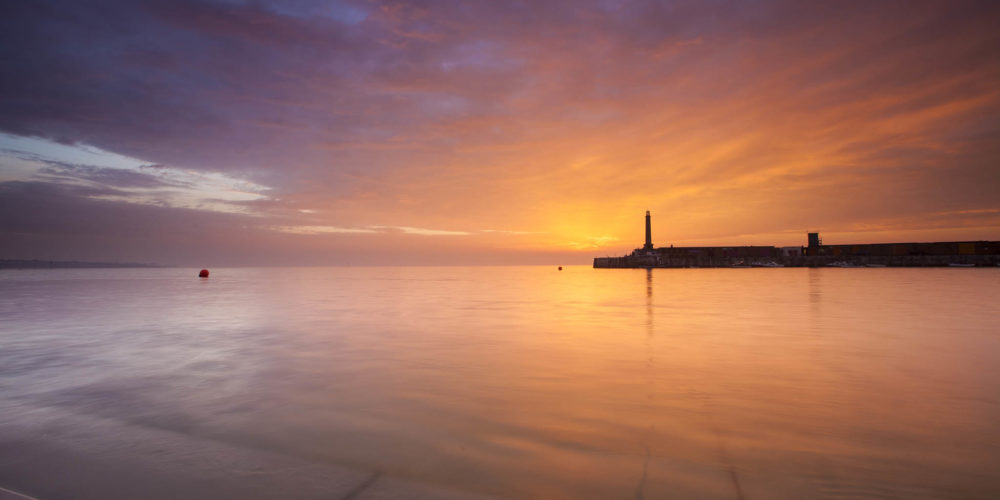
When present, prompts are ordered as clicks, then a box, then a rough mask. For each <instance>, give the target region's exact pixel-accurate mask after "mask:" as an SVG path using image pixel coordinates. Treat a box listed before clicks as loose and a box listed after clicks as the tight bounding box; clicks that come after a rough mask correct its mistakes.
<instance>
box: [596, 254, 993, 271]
mask: <svg viewBox="0 0 1000 500" xmlns="http://www.w3.org/2000/svg"><path fill="white" fill-rule="evenodd" d="M996 266H1000V256H998V255H904V256H856V257H850V258H844V257H839V256H828V255H823V256H806V255H796V256H774V257H771V258H768V259H766V260H756V261H755V260H749V261H748V260H746V259H745V258H741V257H731V256H730V257H727V256H718V257H715V256H690V257H661V256H658V255H653V256H645V255H626V256H623V257H596V258H594V267H595V268H599V269H630V268H654V267H662V268H693V267H729V268H744V267H996Z"/></svg>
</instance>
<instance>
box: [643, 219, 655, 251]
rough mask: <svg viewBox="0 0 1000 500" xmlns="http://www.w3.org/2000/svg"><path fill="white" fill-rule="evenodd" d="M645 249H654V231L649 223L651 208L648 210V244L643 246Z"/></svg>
mask: <svg viewBox="0 0 1000 500" xmlns="http://www.w3.org/2000/svg"><path fill="white" fill-rule="evenodd" d="M642 249H643V250H652V249H653V231H652V228H651V226H650V225H649V210H646V244H645V245H643V246H642Z"/></svg>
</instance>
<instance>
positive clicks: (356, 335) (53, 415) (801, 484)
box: [0, 267, 1000, 499]
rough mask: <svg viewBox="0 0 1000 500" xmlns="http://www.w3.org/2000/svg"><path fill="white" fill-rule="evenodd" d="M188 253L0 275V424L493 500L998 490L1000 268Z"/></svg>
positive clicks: (991, 493) (27, 483)
mask: <svg viewBox="0 0 1000 500" xmlns="http://www.w3.org/2000/svg"><path fill="white" fill-rule="evenodd" d="M196 272H197V270H189V269H128V270H126V269H121V270H30V271H27V270H26V271H2V272H0V320H2V323H0V425H2V429H3V430H5V431H6V432H7V433H13V432H15V431H14V430H12V429H15V430H16V429H23V428H30V427H31V426H36V427H39V428H42V427H44V426H45V425H46V424H45V422H46V421H57V420H58V419H59V418H72V419H77V420H72V421H73V422H78V423H76V424H74V426H75V427H74V432H77V433H80V432H84V431H88V430H89V432H90V434H91V435H100V437H102V438H103V439H107V440H124V441H127V440H128V439H129V438H130V435H133V434H135V433H137V432H140V431H141V429H147V428H149V429H157V430H158V431H166V432H169V433H174V434H177V435H183V436H186V438H191V439H194V440H198V441H206V442H213V443H222V444H224V445H225V446H227V447H233V448H238V449H246V450H253V452H260V453H274V454H280V455H281V456H285V457H294V458H295V459H302V460H304V461H307V462H308V463H316V464H329V465H333V466H336V467H342V468H347V469H351V470H358V471H375V472H376V473H380V475H376V476H373V477H375V478H376V479H373V481H392V480H400V481H405V483H404V484H413V485H421V486H426V487H428V488H438V487H440V488H445V489H449V490H452V491H458V492H461V493H462V494H469V495H472V494H485V495H494V496H498V497H509V498H601V499H603V498H726V499H734V498H745V499H764V498H842V497H853V498H1000V326H998V325H1000V321H998V320H1000V269H719V270H714V269H659V270H653V271H646V270H594V269H590V268H588V267H568V268H567V269H566V270H564V271H562V272H559V271H557V270H556V269H555V267H513V268H509V267H495V268H308V269H306V268H300V269H215V270H213V272H212V277H211V278H210V279H208V280H199V279H198V278H196V277H195V274H196ZM79 422H100V424H96V423H95V424H94V427H92V428H90V427H88V424H80V423H79ZM80 426H83V427H86V428H85V429H83V430H82V431H81V429H79V427H80ZM53 429H54V427H53ZM17 432H20V431H17ZM39 432H40V433H39V436H42V437H44V436H49V435H50V434H49V433H50V432H56V431H55V430H45V433H42V432H41V431H39ZM67 432H68V431H67ZM67 435H69V434H67ZM6 437H7V438H10V436H6ZM91 437H93V436H91ZM40 439H41V438H40ZM81 439H82V438H81ZM54 440H55V441H56V442H60V443H62V444H65V445H66V446H70V445H71V444H72V443H71V442H70V441H72V440H71V439H70V438H67V437H63V438H59V439H54ZM116 449H120V448H116ZM115 453H119V452H115ZM122 453H125V454H126V455H127V452H122ZM136 453H139V452H136ZM0 455H2V452H0ZM8 455H11V454H8ZM99 458H102V459H107V460H111V459H112V458H114V457H99ZM119 458H121V457H119ZM3 459H4V460H7V461H8V463H14V461H16V460H17V457H14V456H5V457H3ZM124 459H126V460H128V459H129V457H124ZM217 467H219V468H221V469H225V467H227V465H225V463H220V464H218V465H217ZM174 472H175V473H180V474H184V473H185V472H184V471H180V472H177V471H174ZM222 472H223V476H224V475H225V471H224V470H223V471H222ZM190 473H191V474H192V475H196V474H197V473H200V471H195V470H192V471H190ZM288 473H289V474H293V473H294V471H289V472H288ZM0 479H2V480H3V481H7V484H3V483H0V486H7V487H13V486H11V483H10V482H11V481H14V482H18V481H19V480H20V483H19V484H17V485H14V486H17V487H18V488H20V489H21V490H22V491H24V490H25V489H28V490H30V489H31V488H32V487H33V486H34V485H33V484H32V479H30V478H29V479H24V478H23V474H22V477H21V479H19V478H18V477H4V476H2V475H0ZM34 481H36V482H37V481H38V479H34ZM42 489H44V488H42ZM362 493H363V492H362ZM289 496H290V497H294V495H289Z"/></svg>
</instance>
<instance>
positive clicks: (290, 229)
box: [274, 226, 376, 235]
mask: <svg viewBox="0 0 1000 500" xmlns="http://www.w3.org/2000/svg"><path fill="white" fill-rule="evenodd" d="M274 230H275V231H281V232H283V233H290V234H306V235H312V234H329V233H340V234H366V233H367V234H370V233H375V232H376V231H375V230H374V229H371V228H354V227H334V226H277V227H275V228H274Z"/></svg>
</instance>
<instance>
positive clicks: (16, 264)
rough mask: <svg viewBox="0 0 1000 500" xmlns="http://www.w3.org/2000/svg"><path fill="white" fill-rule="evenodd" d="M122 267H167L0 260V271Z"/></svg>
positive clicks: (118, 263) (119, 263)
mask: <svg viewBox="0 0 1000 500" xmlns="http://www.w3.org/2000/svg"><path fill="white" fill-rule="evenodd" d="M122 267H168V266H162V265H158V264H142V263H138V262H84V261H77V260H20V259H0V269H104V268H122Z"/></svg>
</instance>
